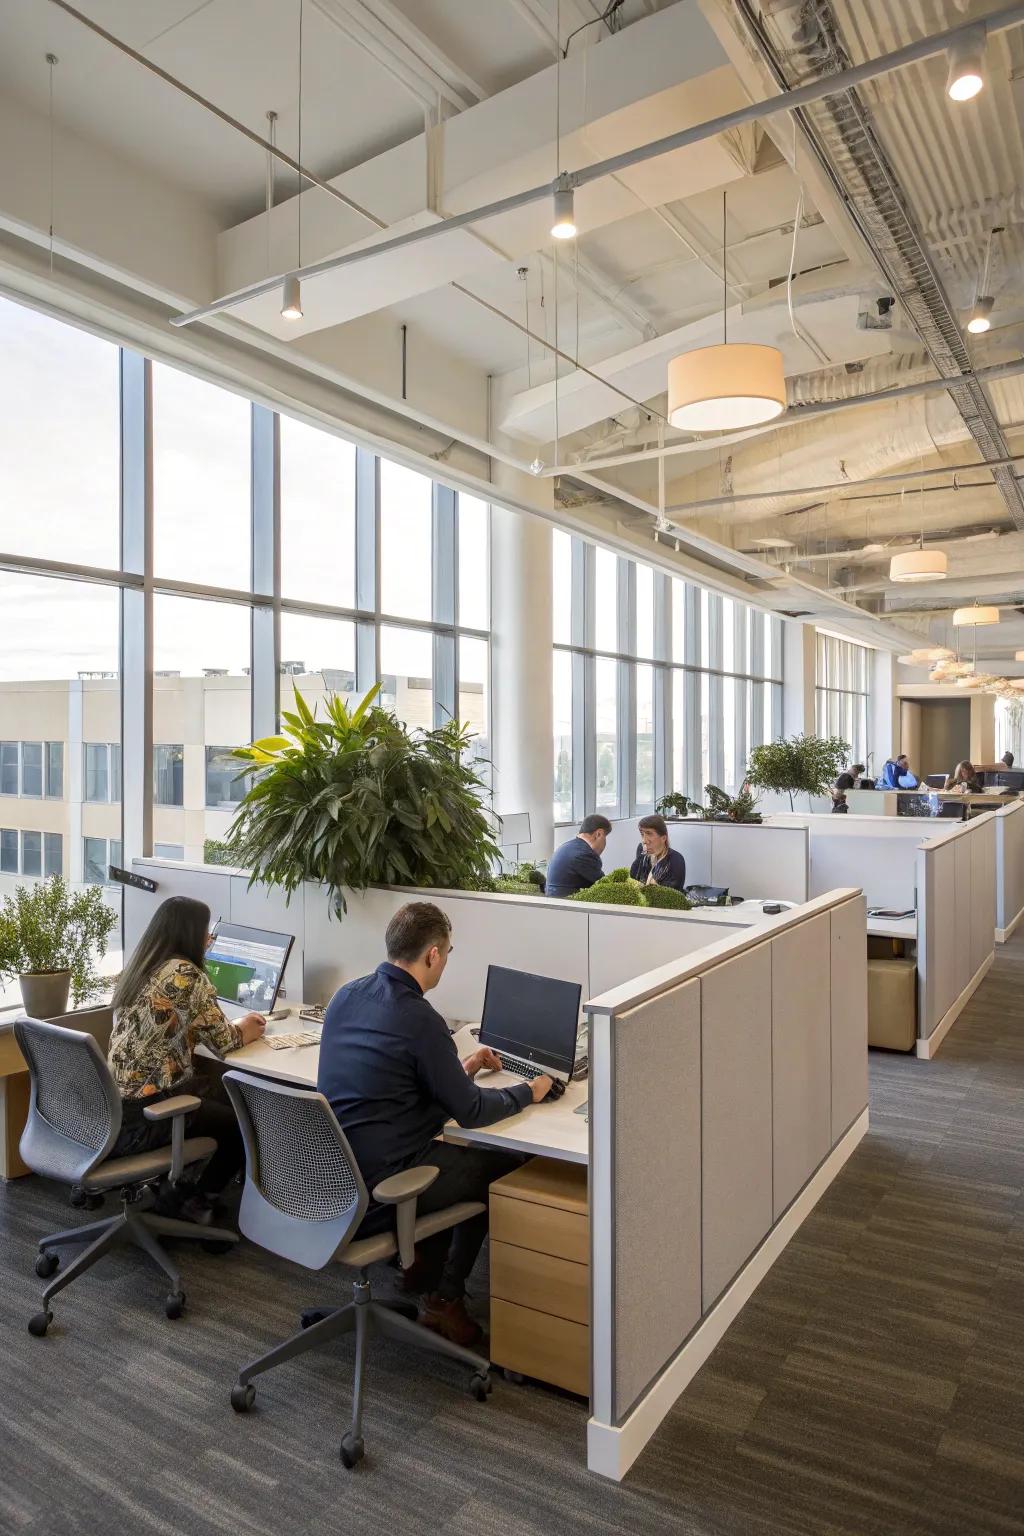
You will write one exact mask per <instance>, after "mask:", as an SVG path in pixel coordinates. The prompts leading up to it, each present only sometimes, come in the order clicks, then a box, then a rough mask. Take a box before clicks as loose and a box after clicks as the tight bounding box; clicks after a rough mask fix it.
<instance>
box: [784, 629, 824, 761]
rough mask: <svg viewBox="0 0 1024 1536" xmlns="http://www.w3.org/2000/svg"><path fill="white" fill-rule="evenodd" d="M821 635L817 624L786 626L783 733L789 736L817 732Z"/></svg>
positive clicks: (809, 734)
mask: <svg viewBox="0 0 1024 1536" xmlns="http://www.w3.org/2000/svg"><path fill="white" fill-rule="evenodd" d="M816 641H817V632H816V630H815V628H814V625H813V624H803V623H801V622H800V620H799V619H787V620H786V621H785V622H784V623H783V626H782V730H783V734H784V735H786V736H799V735H800V734H801V733H803V734H806V735H808V736H811V735H813V734H814V732H815V708H814V705H815V698H814V688H815V683H816V682H817V672H816V669H817V650H816Z"/></svg>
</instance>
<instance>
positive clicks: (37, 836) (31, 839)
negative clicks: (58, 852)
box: [21, 832, 43, 875]
mask: <svg viewBox="0 0 1024 1536" xmlns="http://www.w3.org/2000/svg"><path fill="white" fill-rule="evenodd" d="M21 872H22V874H23V875H41V874H42V872H43V834H42V833H41V832H23V833H22V834H21Z"/></svg>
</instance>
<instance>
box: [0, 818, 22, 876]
mask: <svg viewBox="0 0 1024 1536" xmlns="http://www.w3.org/2000/svg"><path fill="white" fill-rule="evenodd" d="M17 873H18V833H17V830H16V829H15V828H14V827H0V874H3V875H16V874H17Z"/></svg>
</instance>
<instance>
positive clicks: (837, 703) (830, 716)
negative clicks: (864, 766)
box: [815, 630, 871, 763]
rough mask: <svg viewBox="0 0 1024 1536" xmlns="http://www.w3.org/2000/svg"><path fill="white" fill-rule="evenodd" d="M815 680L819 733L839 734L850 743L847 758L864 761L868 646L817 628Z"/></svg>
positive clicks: (868, 686) (858, 761) (865, 760)
mask: <svg viewBox="0 0 1024 1536" xmlns="http://www.w3.org/2000/svg"><path fill="white" fill-rule="evenodd" d="M815 681H816V685H817V686H816V690H815V719H816V724H817V730H818V735H819V736H841V737H842V738H843V740H844V741H848V742H849V743H850V761H851V762H854V763H866V762H867V756H866V753H867V745H868V694H869V692H870V688H871V652H870V650H869V649H868V647H867V646H865V645H857V644H855V642H854V641H852V640H840V639H839V638H838V637H837V636H836V635H826V634H822V632H821V631H820V630H819V631H818V636H817V665H816V678H815Z"/></svg>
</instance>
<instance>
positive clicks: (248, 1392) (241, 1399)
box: [231, 1381, 256, 1413]
mask: <svg viewBox="0 0 1024 1536" xmlns="http://www.w3.org/2000/svg"><path fill="white" fill-rule="evenodd" d="M255 1401H256V1388H255V1387H254V1386H253V1384H252V1382H251V1381H247V1382H246V1383H245V1384H244V1385H242V1384H241V1383H239V1384H238V1385H237V1386H234V1387H232V1388H231V1406H232V1408H233V1409H234V1410H235V1412H236V1413H248V1412H249V1409H250V1408H251V1407H252V1405H253V1403H254V1402H255Z"/></svg>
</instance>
